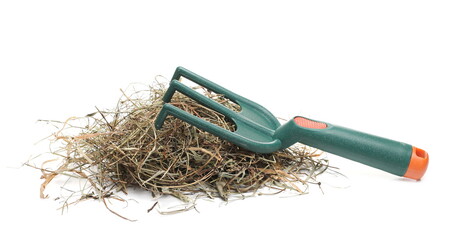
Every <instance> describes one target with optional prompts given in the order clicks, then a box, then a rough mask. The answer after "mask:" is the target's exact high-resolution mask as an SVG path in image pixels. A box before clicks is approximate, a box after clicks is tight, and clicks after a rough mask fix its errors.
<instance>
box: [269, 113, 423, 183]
mask: <svg viewBox="0 0 449 240" xmlns="http://www.w3.org/2000/svg"><path fill="white" fill-rule="evenodd" d="M275 137H277V138H278V139H280V140H281V142H282V145H283V147H285V146H290V145H292V144H294V143H296V142H300V143H303V144H306V145H308V146H311V147H315V148H318V149H321V150H323V151H326V152H329V153H332V154H335V155H338V156H341V157H344V158H348V159H351V160H354V161H357V162H359V163H362V164H365V165H368V166H371V167H374V168H378V169H381V170H383V171H386V172H389V173H392V174H395V175H398V176H405V177H409V178H413V179H416V180H419V179H420V178H421V177H422V175H424V173H425V171H426V169H427V164H428V155H427V153H426V152H425V151H424V150H422V149H419V148H415V147H413V146H412V145H409V144H406V143H402V142H398V141H394V140H390V139H386V138H382V137H378V136H374V135H371V134H367V133H363V132H359V131H356V130H352V129H349V128H345V127H340V126H336V125H332V124H329V123H326V122H319V121H315V120H311V119H308V118H304V117H295V118H293V119H292V120H290V121H289V122H287V123H286V124H284V125H283V126H281V127H280V128H279V129H278V130H277V131H276V133H275ZM416 164H418V165H416ZM409 168H410V169H409ZM410 171H412V173H410Z"/></svg>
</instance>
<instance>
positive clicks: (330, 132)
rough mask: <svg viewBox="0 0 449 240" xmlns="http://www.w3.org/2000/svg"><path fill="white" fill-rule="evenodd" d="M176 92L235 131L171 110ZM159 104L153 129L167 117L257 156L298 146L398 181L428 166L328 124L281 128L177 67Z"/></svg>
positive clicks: (411, 154)
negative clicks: (216, 98)
mask: <svg viewBox="0 0 449 240" xmlns="http://www.w3.org/2000/svg"><path fill="white" fill-rule="evenodd" d="M181 77H184V78H187V79H189V80H191V81H193V82H194V83H196V84H198V85H200V86H202V87H204V88H206V89H208V90H210V91H213V92H215V93H217V94H221V95H222V96H223V97H225V98H227V99H229V100H230V101H232V102H234V103H236V104H238V105H239V106H240V107H241V111H239V112H236V111H233V110H231V109H229V108H227V107H225V106H224V105H222V104H221V103H218V102H216V101H214V100H212V99H210V98H208V97H206V96H204V95H203V94H201V93H199V92H197V91H195V90H193V89H192V88H190V87H188V86H186V85H184V84H183V83H181V82H180V81H179V80H180V78H181ZM176 91H179V92H181V93H183V94H184V95H186V96H188V97H190V98H192V99H194V100H196V101H197V102H198V103H200V104H202V105H204V106H206V107H207V108H209V109H212V110H215V111H217V112H219V113H221V114H223V115H224V116H226V117H227V118H228V119H231V120H232V121H233V122H234V123H235V125H236V127H237V129H236V130H235V131H230V130H227V129H224V128H221V127H219V126H217V125H215V124H212V123H210V122H208V121H206V120H204V119H202V118H200V117H197V116H194V115H192V114H190V113H187V112H185V111H183V110H181V109H179V108H177V107H175V106H173V105H172V104H170V103H169V102H170V100H171V98H172V96H173V94H174V93H175V92H176ZM163 101H164V105H163V107H162V109H161V111H160V113H159V115H158V117H157V119H156V121H155V125H156V128H157V129H160V128H161V127H162V125H163V123H164V121H165V119H166V117H167V116H168V115H172V116H174V117H176V118H179V119H181V120H183V121H185V122H187V123H189V124H191V125H193V126H195V127H198V128H200V129H202V130H204V131H207V132H210V133H212V134H214V135H216V136H218V137H220V138H222V139H224V140H227V141H229V142H232V143H234V144H236V145H238V146H240V147H242V148H244V149H247V150H250V151H253V152H257V153H271V152H274V151H277V150H281V149H285V148H288V147H289V146H291V145H293V144H295V143H297V142H300V143H303V144H305V145H308V146H311V147H315V148H318V149H321V150H323V151H326V152H329V153H333V154H335V155H338V156H341V157H344V158H348V159H351V160H354V161H357V162H359V163H362V164H365V165H368V166H371V167H374V168H378V169H381V170H383V171H386V172H389V173H392V174H395V175H398V176H404V177H407V178H411V179H416V180H419V179H421V177H422V176H423V175H424V173H425V172H426V169H427V165H428V162H429V156H428V154H427V152H426V151H424V150H422V149H420V148H417V147H414V146H412V145H409V144H406V143H402V142H398V141H393V140H390V139H386V138H382V137H378V136H374V135H370V134H367V133H362V132H359V131H355V130H352V129H349V128H344V127H340V126H337V125H333V124H330V123H327V122H321V121H315V120H312V119H309V118H305V117H301V116H297V117H294V118H293V119H291V120H290V121H288V122H287V123H285V124H284V125H281V124H280V123H279V121H278V120H277V119H276V117H275V116H273V114H271V113H270V112H269V111H268V110H267V109H265V108H264V107H262V106H260V105H259V104H257V103H255V102H253V101H251V100H248V99H246V98H244V97H242V96H240V95H238V94H235V93H234V92H231V91H229V90H227V89H225V88H223V87H221V86H219V85H217V84H215V83H213V82H211V81H209V80H207V79H205V78H203V77H201V76H199V75H197V74H195V73H193V72H191V71H189V70H187V69H185V68H182V67H178V68H177V69H176V71H175V73H174V75H173V78H172V80H171V82H170V86H169V88H168V89H167V92H166V93H165V95H164V97H163Z"/></svg>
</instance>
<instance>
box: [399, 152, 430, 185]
mask: <svg viewBox="0 0 449 240" xmlns="http://www.w3.org/2000/svg"><path fill="white" fill-rule="evenodd" d="M428 165H429V154H427V152H426V151H424V150H422V149H420V148H417V147H414V146H413V148H412V156H411V157H410V164H409V166H408V169H407V172H406V173H405V174H404V177H407V178H411V179H415V180H420V179H421V178H422V176H424V173H426V170H427V166H428Z"/></svg>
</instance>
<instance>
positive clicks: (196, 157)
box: [38, 83, 327, 211]
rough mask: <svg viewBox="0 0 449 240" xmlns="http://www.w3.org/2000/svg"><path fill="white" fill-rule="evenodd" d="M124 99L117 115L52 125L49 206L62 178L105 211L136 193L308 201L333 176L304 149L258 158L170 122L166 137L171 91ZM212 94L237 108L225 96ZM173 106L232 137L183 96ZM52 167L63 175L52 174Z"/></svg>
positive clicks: (45, 171) (46, 170)
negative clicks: (159, 123)
mask: <svg viewBox="0 0 449 240" xmlns="http://www.w3.org/2000/svg"><path fill="white" fill-rule="evenodd" d="M122 92H123V96H122V98H121V99H120V100H119V102H118V103H117V106H116V108H115V109H114V110H109V111H104V110H103V111H102V110H99V109H97V111H96V112H94V113H91V114H88V115H87V116H85V117H82V118H69V119H68V120H66V121H65V122H56V121H51V123H53V124H56V125H57V126H58V128H59V129H58V131H56V132H55V133H54V134H53V135H52V137H51V142H52V144H55V143H59V145H57V146H58V147H57V149H54V150H52V151H51V155H52V156H53V157H52V158H51V159H52V160H49V161H46V162H44V164H43V165H42V167H38V168H39V169H40V170H41V171H42V178H43V179H44V182H43V183H42V185H41V197H42V198H45V197H47V196H46V195H45V193H44V192H45V189H46V187H47V185H48V184H49V183H51V182H52V180H53V179H54V178H55V177H56V176H60V175H64V176H66V177H68V178H79V179H83V180H85V181H86V182H87V184H86V186H83V187H82V188H83V189H80V192H81V194H80V195H79V198H77V199H76V200H75V201H73V202H77V201H80V200H85V199H97V200H100V201H103V202H104V203H105V206H106V207H108V205H107V203H106V201H105V199H107V198H116V199H120V198H119V197H118V193H119V192H124V193H127V192H128V188H130V187H133V186H135V187H138V188H140V189H144V190H146V191H150V192H151V193H152V194H153V195H154V196H161V195H172V196H175V197H176V198H179V199H180V200H182V201H185V202H191V201H192V199H193V197H192V196H195V198H197V197H198V196H205V197H209V198H221V199H223V200H225V201H227V200H228V199H230V198H231V197H241V196H245V195H248V194H254V193H260V192H261V190H262V189H271V190H275V192H282V191H285V190H293V191H295V192H297V193H300V194H302V193H304V192H306V191H307V186H308V184H310V183H318V182H317V181H316V180H315V177H316V176H317V175H318V174H320V173H322V172H323V171H325V170H326V168H327V161H326V160H324V159H321V158H320V157H319V154H317V153H316V151H315V150H313V149H310V148H306V147H304V146H300V145H296V146H293V147H291V148H288V149H285V150H283V151H278V152H275V153H273V154H256V153H253V152H250V151H247V150H244V149H241V148H239V147H237V146H235V145H233V144H231V143H229V142H226V141H223V140H221V139H219V138H217V137H215V136H213V135H211V134H209V133H206V132H204V131H202V130H199V129H197V128H195V127H192V126H190V125H189V124H187V123H185V122H182V121H180V120H179V119H175V118H171V117H169V118H168V119H167V120H166V123H165V125H164V127H163V129H161V130H156V129H155V127H154V121H155V118H156V116H157V114H158V112H159V110H160V109H161V107H162V102H161V97H162V95H163V94H164V92H165V86H164V85H163V84H159V83H156V84H155V85H154V86H152V87H150V88H148V89H146V90H142V91H137V90H134V91H131V93H129V94H128V95H127V94H126V93H125V92H124V91H122ZM205 94H206V95H208V96H209V97H210V98H212V99H214V100H215V101H218V102H220V103H222V104H224V105H226V106H228V107H230V108H233V107H235V105H234V104H231V103H229V100H227V99H225V98H223V97H222V96H219V95H215V94H212V93H208V92H205ZM172 104H173V105H175V106H177V107H179V108H181V109H183V110H185V111H188V112H190V113H193V114H195V115H197V116H200V117H202V118H204V119H207V120H208V121H210V122H212V123H214V124H217V125H219V126H221V127H224V128H227V129H230V130H232V129H233V124H232V123H231V122H229V121H227V120H226V119H225V117H224V116H222V115H221V114H218V113H216V112H214V111H210V110H209V109H207V108H205V107H204V106H202V105H199V104H197V103H196V102H195V101H193V100H191V99H190V98H187V97H185V96H183V95H181V94H175V96H174V97H173V99H172ZM50 162H52V164H53V165H54V164H57V167H53V168H51V167H50V164H49V163H50ZM68 204H70V203H68ZM187 209H190V208H187ZM111 211H112V210H111Z"/></svg>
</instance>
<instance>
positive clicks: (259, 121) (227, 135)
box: [155, 67, 282, 153]
mask: <svg viewBox="0 0 449 240" xmlns="http://www.w3.org/2000/svg"><path fill="white" fill-rule="evenodd" d="M181 77H184V78H186V79H189V80H191V81H192V82H194V83H196V84H198V85H200V86H202V87H204V88H206V89H207V90H210V91H212V92H214V93H217V94H220V95H222V96H223V97H225V98H227V99H229V100H231V101H232V102H234V103H236V104H238V105H239V106H240V109H241V111H239V112H236V111H233V110H231V109H229V108H227V107H225V106H224V105H222V104H221V103H218V102H216V101H214V100H212V99H210V98H208V97H206V96H204V95H203V94H201V93H199V92H197V91H195V90H194V89H192V88H190V87H188V86H186V85H184V84H183V83H181V82H180V81H179V80H180V78H181ZM176 91H178V92H180V93H182V94H184V95H186V96H188V97H190V98H192V99H194V100H195V101H197V102H198V103H200V104H202V105H204V106H205V107H207V108H209V109H212V110H214V111H217V112H219V113H221V114H223V115H224V116H226V117H227V118H229V119H231V120H232V121H233V122H234V123H235V126H236V131H230V130H227V129H224V128H222V127H219V126H217V125H215V124H213V123H210V122H208V121H206V120H204V119H202V118H200V117H197V116H194V115H192V114H190V113H187V112H185V111H183V110H181V109H179V108H177V107H175V106H174V105H172V104H170V100H171V98H172V96H173V94H174V93H175V92H176ZM163 101H164V105H163V107H162V109H161V111H160V112H159V115H158V117H157V119H156V122H155V125H156V128H157V129H160V128H161V127H162V125H163V124H164V121H165V119H166V118H167V116H168V115H172V116H174V117H176V118H179V119H181V120H183V121H185V122H187V123H189V124H191V125H193V126H195V127H197V128H199V129H202V130H204V131H206V132H209V133H212V134H214V135H215V136H217V137H220V138H222V139H224V140H227V141H229V142H232V143H234V144H236V145H238V146H240V147H242V148H245V149H248V150H251V151H253V152H258V153H271V152H274V151H276V150H279V149H280V148H282V146H281V142H280V141H279V140H278V139H276V138H275V137H274V134H275V131H276V129H278V128H279V126H280V123H279V121H278V120H277V119H276V117H275V116H273V114H271V113H270V112H269V111H268V110H267V109H265V108H264V107H262V106H261V105H259V104H257V103H255V102H253V101H251V100H248V99H246V98H244V97H242V96H240V95H238V94H235V93H234V92H231V91H229V90H227V89H225V88H223V87H221V86H219V85H217V84H215V83H213V82H211V81H209V80H207V79H206V78H203V77H201V76H199V75H197V74H195V73H193V72H191V71H189V70H187V69H185V68H183V67H178V68H176V71H175V73H174V75H173V78H172V80H171V82H170V86H169V88H168V89H167V92H166V93H165V95H164V97H163Z"/></svg>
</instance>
